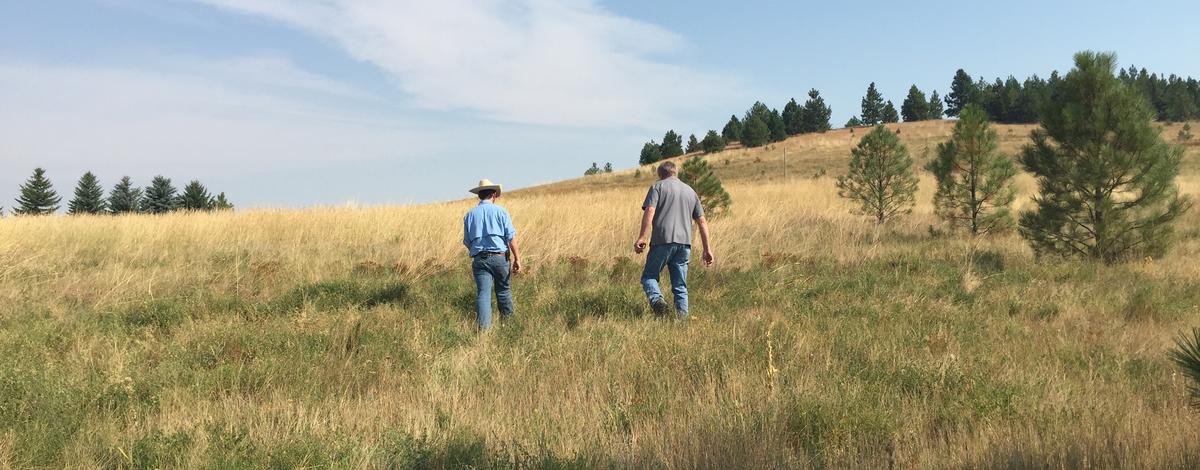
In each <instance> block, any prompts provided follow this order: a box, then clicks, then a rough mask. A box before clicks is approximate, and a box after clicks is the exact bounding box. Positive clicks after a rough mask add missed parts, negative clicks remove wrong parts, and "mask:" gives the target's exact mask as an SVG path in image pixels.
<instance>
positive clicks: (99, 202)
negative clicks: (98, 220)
mask: <svg viewBox="0 0 1200 470" xmlns="http://www.w3.org/2000/svg"><path fill="white" fill-rule="evenodd" d="M106 209H107V204H105V201H104V188H102V187H100V180H99V179H96V175H93V174H92V172H90V171H89V172H86V173H84V174H83V177H82V178H79V184H78V185H76V186H75V198H74V199H71V202H69V203H67V213H68V214H99V213H101V212H104V211H105V210H106Z"/></svg>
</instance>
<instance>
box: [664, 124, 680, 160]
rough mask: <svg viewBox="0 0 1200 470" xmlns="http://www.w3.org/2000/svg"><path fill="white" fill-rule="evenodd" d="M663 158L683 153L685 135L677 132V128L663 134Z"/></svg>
mask: <svg viewBox="0 0 1200 470" xmlns="http://www.w3.org/2000/svg"><path fill="white" fill-rule="evenodd" d="M660 151H661V152H662V156H663V158H671V157H678V156H680V155H683V136H681V135H679V134H676V133H675V130H673V129H672V130H669V131H667V133H666V134H664V135H663V142H662V149H661V150H660Z"/></svg>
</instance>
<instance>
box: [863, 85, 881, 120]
mask: <svg viewBox="0 0 1200 470" xmlns="http://www.w3.org/2000/svg"><path fill="white" fill-rule="evenodd" d="M859 119H860V120H861V121H862V123H863V124H864V125H868V126H874V125H876V124H879V123H881V122H883V95H881V94H879V90H877V89H875V82H871V85H870V86H868V87H867V94H866V96H863V99H862V114H861V115H860V117H859Z"/></svg>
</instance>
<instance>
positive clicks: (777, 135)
mask: <svg viewBox="0 0 1200 470" xmlns="http://www.w3.org/2000/svg"><path fill="white" fill-rule="evenodd" d="M767 128H768V129H770V130H771V142H782V141H784V139H787V136H788V134H787V127H786V125H785V124H784V123H783V116H780V115H779V110H777V109H772V110H771V120H770V121H769V122H767Z"/></svg>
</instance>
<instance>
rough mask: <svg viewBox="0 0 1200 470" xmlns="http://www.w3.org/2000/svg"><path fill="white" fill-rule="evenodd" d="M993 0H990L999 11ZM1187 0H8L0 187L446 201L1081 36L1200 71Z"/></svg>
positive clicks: (1197, 31) (255, 201)
mask: <svg viewBox="0 0 1200 470" xmlns="http://www.w3.org/2000/svg"><path fill="white" fill-rule="evenodd" d="M993 5H1001V6H999V7H996V6H993ZM1197 18H1200V3H1197V2H1194V1H1193V2H1188V1H1162V2H1116V1H1089V2H1084V1H1059V2H1032V1H1030V2H1026V1H1009V2H1004V3H1003V4H983V3H973V4H972V3H963V2H878V3H874V4H873V3H872V2H854V3H847V2H841V3H838V4H834V3H833V2H820V3H816V2H784V1H777V2H765V1H764V2H749V1H747V2H708V1H693V2H679V1H633V0H620V1H596V2H593V1H586V0H558V1H549V0H513V1H492V0H477V1H472V0H444V1H439V2H410V1H399V0H398V1H383V0H378V1H376V0H320V1H307V2H305V1H291V0H76V1H62V0H40V1H36V2H34V1H16V0H0V156H2V159H0V205H3V206H5V207H8V206H11V204H12V202H11V201H12V199H13V198H14V197H15V195H16V188H17V186H18V185H19V184H20V183H21V181H23V180H24V179H25V178H26V177H28V175H29V173H30V172H31V171H32V168H33V167H35V166H42V167H45V168H47V170H48V172H49V174H50V176H51V178H52V180H53V181H54V183H55V184H56V186H57V187H58V189H59V192H60V193H63V194H69V193H70V191H71V188H72V187H73V185H74V183H75V181H76V179H77V178H78V177H79V175H81V174H82V173H83V172H84V171H87V170H91V171H93V172H95V173H97V174H98V175H99V176H100V178H101V180H102V182H103V183H104V184H105V185H106V186H111V185H112V183H114V182H115V181H116V180H117V179H118V178H119V177H120V176H122V175H130V176H132V177H133V178H134V179H135V181H137V182H138V183H139V184H145V183H146V182H148V181H149V179H150V178H151V177H153V176H154V175H156V174H163V175H165V176H168V177H171V178H172V179H173V180H175V182H176V184H177V185H179V186H182V185H183V184H184V183H186V182H187V180H190V179H200V180H201V181H203V182H204V183H206V184H207V185H208V186H209V187H210V189H213V190H219V191H225V192H226V193H227V194H228V195H229V196H230V198H231V199H232V200H233V201H234V202H235V203H236V204H238V205H239V206H240V207H263V206H267V207H302V206H310V205H340V204H344V203H347V202H356V203H363V204H390V203H410V202H425V201H435V200H445V199H454V198H459V197H462V196H464V195H465V194H464V191H465V189H466V188H468V187H470V186H472V185H473V183H474V182H476V181H477V180H479V179H480V178H484V177H486V178H490V179H492V180H495V181H499V182H502V183H504V184H506V185H507V186H509V187H521V186H528V185H532V184H537V183H540V182H549V181H555V180H559V179H563V178H568V177H574V176H576V175H579V174H581V173H582V171H583V170H584V169H585V168H587V166H589V165H590V164H591V162H593V161H595V162H599V163H600V164H603V163H604V162H610V161H611V162H612V163H613V164H614V166H616V167H618V168H625V167H631V166H633V165H634V164H635V162H636V156H637V152H638V150H639V149H640V147H641V143H642V142H644V141H646V140H649V139H652V138H653V139H661V136H662V134H663V132H664V131H665V130H666V129H668V128H674V129H676V130H677V131H679V132H681V133H682V134H684V135H685V136H686V135H687V134H690V133H696V134H697V135H700V134H702V133H703V132H704V131H705V130H707V129H709V128H717V129H719V127H720V126H721V125H723V124H724V122H725V121H726V120H727V119H728V117H729V115H730V114H735V113H736V114H739V115H740V114H741V113H742V112H743V111H744V110H745V109H746V108H747V107H748V106H749V105H750V104H751V103H753V102H754V101H755V100H763V101H764V102H766V103H768V104H769V105H770V106H772V107H777V108H779V107H782V105H783V104H784V103H785V102H786V101H787V99H788V98H791V97H797V98H802V97H803V96H804V94H805V93H806V92H807V90H808V89H809V88H814V87H815V88H817V89H819V90H821V92H822V94H823V95H824V96H825V98H826V100H827V102H828V103H829V104H830V105H831V106H832V107H833V111H834V115H833V120H834V124H835V125H838V124H840V123H843V122H845V120H846V119H847V118H849V117H850V116H851V115H853V114H856V113H857V109H858V103H859V99H860V97H861V96H862V94H863V91H864V90H865V88H866V86H867V84H868V83H869V82H871V81H875V82H876V83H877V84H878V86H879V87H880V90H881V91H882V92H883V93H884V94H885V97H886V98H887V99H891V100H893V101H894V102H896V104H897V105H899V103H900V101H901V100H902V99H903V96H904V94H905V92H906V91H907V89H908V86H909V85H911V84H916V85H917V86H918V87H920V88H921V89H923V90H925V91H926V92H929V91H930V90H933V89H936V90H938V91H939V92H941V93H942V94H943V95H945V93H946V92H947V90H946V88H947V87H948V86H949V82H950V78H951V76H952V75H953V73H954V71H955V70H956V69H958V68H960V67H961V68H964V69H966V70H967V71H968V72H969V73H971V74H972V75H974V76H984V77H987V78H988V79H992V78H994V77H996V76H1007V75H1009V74H1012V75H1016V76H1017V77H1019V78H1023V77H1025V76H1027V75H1030V74H1034V73H1037V74H1040V75H1042V76H1046V75H1048V74H1049V72H1050V71H1051V70H1055V69H1057V70H1060V71H1064V72H1065V71H1066V70H1068V69H1069V68H1070V61H1071V55H1072V53H1074V52H1076V51H1079V50H1083V49H1094V50H1105V51H1115V52H1117V54H1118V58H1119V60H1120V62H1121V65H1122V66H1127V65H1129V64H1131V63H1132V64H1136V65H1138V66H1145V67H1147V68H1149V69H1151V70H1153V71H1159V72H1167V73H1176V74H1179V75H1191V76H1197V77H1200V61H1198V60H1197V57H1198V56H1197V51H1200V28H1197V27H1196V24H1197Z"/></svg>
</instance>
